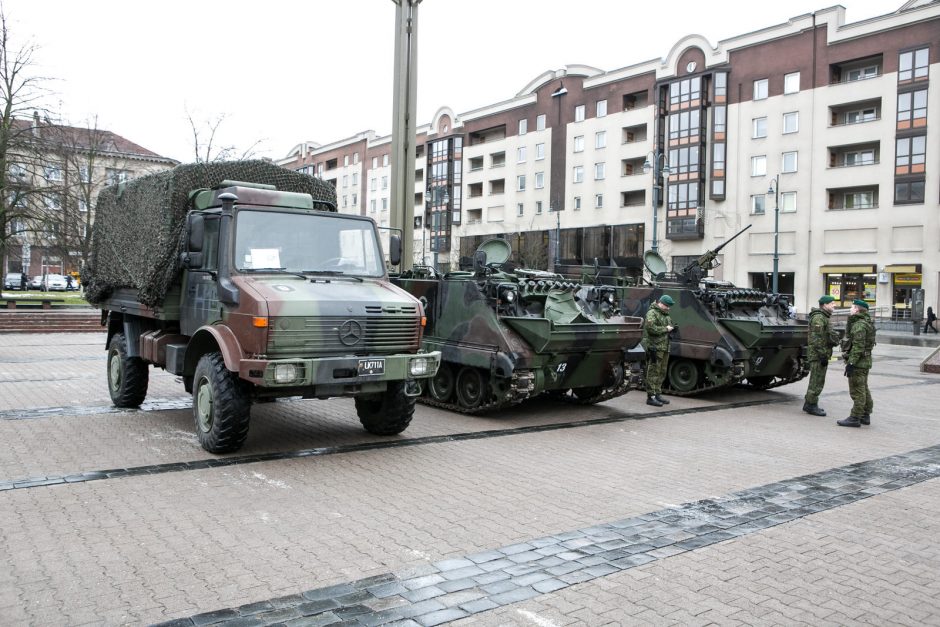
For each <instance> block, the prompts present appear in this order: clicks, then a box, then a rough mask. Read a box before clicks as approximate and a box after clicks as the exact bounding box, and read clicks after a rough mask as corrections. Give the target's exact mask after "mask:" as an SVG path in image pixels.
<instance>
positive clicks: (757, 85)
mask: <svg viewBox="0 0 940 627" xmlns="http://www.w3.org/2000/svg"><path fill="white" fill-rule="evenodd" d="M765 98H767V79H766V78H761V79H758V80H756V81H754V100H764V99H765Z"/></svg>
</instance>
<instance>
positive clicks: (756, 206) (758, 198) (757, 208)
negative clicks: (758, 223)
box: [751, 194, 767, 215]
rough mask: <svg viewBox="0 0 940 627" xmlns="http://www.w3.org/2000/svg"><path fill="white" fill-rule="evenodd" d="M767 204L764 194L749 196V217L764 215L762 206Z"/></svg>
mask: <svg viewBox="0 0 940 627" xmlns="http://www.w3.org/2000/svg"><path fill="white" fill-rule="evenodd" d="M766 202H767V196H766V195H764V194H755V195H754V196H751V215H761V214H763V213H764V204H765V203H766Z"/></svg>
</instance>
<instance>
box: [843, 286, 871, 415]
mask: <svg viewBox="0 0 940 627" xmlns="http://www.w3.org/2000/svg"><path fill="white" fill-rule="evenodd" d="M874 347H875V325H873V324H872V322H871V318H870V317H869V315H868V303H866V302H865V301H863V300H854V301H852V311H851V313H850V315H849V324H848V327H847V328H846V330H845V338H844V339H843V340H842V358H843V359H845V376H847V377H848V378H849V395H850V396H851V397H852V413H851V414H849V417H848V418H844V419H843V420H837V421H836V424H837V425H839V426H840V427H858V426H861V425H868V424H871V410H872V408H873V404H872V400H871V390H869V389H868V371H869V370H871V351H872V349H873V348H874Z"/></svg>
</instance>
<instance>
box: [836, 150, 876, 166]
mask: <svg viewBox="0 0 940 627" xmlns="http://www.w3.org/2000/svg"><path fill="white" fill-rule="evenodd" d="M873 163H875V151H874V150H856V151H853V152H847V153H845V156H844V158H843V160H842V165H845V166H849V167H851V166H856V165H872V164H873Z"/></svg>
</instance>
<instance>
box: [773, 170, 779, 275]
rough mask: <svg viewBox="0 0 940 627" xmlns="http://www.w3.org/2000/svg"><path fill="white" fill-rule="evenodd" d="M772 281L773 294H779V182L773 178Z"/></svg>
mask: <svg viewBox="0 0 940 627" xmlns="http://www.w3.org/2000/svg"><path fill="white" fill-rule="evenodd" d="M774 182H775V183H776V184H775V185H774V279H773V292H774V294H779V293H780V291H779V285H778V283H777V266H778V264H779V262H780V256H779V255H778V254H777V242H778V240H779V239H780V181H779V180H777V178H776V177H775V178H774Z"/></svg>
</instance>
